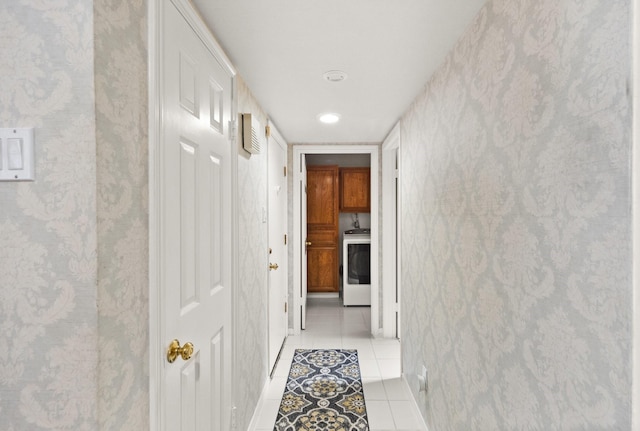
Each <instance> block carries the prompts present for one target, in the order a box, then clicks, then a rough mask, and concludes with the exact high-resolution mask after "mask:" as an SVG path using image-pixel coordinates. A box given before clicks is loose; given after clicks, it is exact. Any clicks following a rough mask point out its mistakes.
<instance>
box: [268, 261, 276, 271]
mask: <svg viewBox="0 0 640 431" xmlns="http://www.w3.org/2000/svg"><path fill="white" fill-rule="evenodd" d="M274 269H278V264H277V263H270V264H269V271H271V270H274Z"/></svg>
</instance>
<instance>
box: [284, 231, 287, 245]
mask: <svg viewBox="0 0 640 431" xmlns="http://www.w3.org/2000/svg"><path fill="white" fill-rule="evenodd" d="M284 245H287V234H286V233H285V234H284Z"/></svg>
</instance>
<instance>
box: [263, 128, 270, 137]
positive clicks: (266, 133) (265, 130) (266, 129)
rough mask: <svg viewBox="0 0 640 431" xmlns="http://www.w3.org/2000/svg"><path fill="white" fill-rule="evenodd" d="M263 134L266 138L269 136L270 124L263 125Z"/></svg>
mask: <svg viewBox="0 0 640 431" xmlns="http://www.w3.org/2000/svg"><path fill="white" fill-rule="evenodd" d="M264 135H265V136H266V137H267V138H268V137H270V136H271V126H265V127H264Z"/></svg>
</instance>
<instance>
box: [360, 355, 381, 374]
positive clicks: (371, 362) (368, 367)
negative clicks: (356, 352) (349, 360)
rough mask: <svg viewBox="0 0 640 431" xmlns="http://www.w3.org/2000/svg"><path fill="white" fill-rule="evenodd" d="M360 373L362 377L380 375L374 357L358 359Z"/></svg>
mask: <svg viewBox="0 0 640 431" xmlns="http://www.w3.org/2000/svg"><path fill="white" fill-rule="evenodd" d="M359 362H360V374H361V375H362V377H378V378H379V377H380V370H379V369H378V361H376V360H375V359H359Z"/></svg>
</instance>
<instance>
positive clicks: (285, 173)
mask: <svg viewBox="0 0 640 431" xmlns="http://www.w3.org/2000/svg"><path fill="white" fill-rule="evenodd" d="M284 176H285V177H286V176H287V167H286V166H285V167H284Z"/></svg>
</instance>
